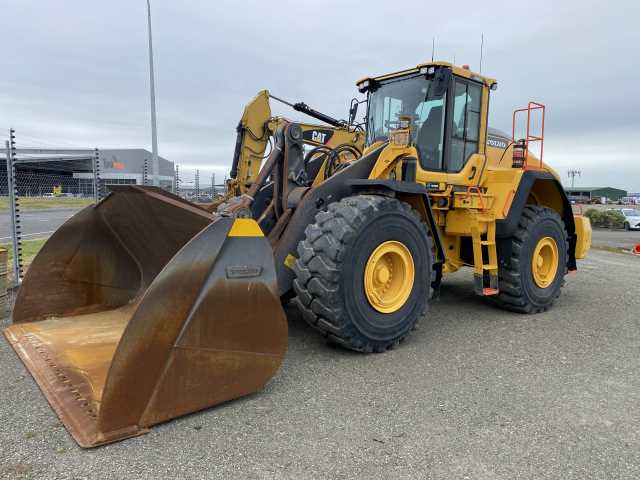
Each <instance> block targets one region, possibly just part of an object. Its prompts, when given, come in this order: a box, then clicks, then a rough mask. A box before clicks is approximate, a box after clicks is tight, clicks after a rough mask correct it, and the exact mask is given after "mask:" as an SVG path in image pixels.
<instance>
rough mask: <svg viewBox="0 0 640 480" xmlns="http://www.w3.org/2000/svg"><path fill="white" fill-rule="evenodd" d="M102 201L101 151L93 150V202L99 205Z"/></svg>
mask: <svg viewBox="0 0 640 480" xmlns="http://www.w3.org/2000/svg"><path fill="white" fill-rule="evenodd" d="M101 199H102V192H101V191H100V150H99V149H97V148H96V149H94V150H93V201H94V202H95V203H98V202H99V201H100V200H101Z"/></svg>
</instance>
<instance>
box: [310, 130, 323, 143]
mask: <svg viewBox="0 0 640 480" xmlns="http://www.w3.org/2000/svg"><path fill="white" fill-rule="evenodd" d="M326 136H327V134H326V133H322V132H317V131H315V130H314V131H313V132H311V140H312V141H314V142H318V143H324V139H325V137H326Z"/></svg>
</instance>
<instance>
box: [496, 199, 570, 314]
mask: <svg viewBox="0 0 640 480" xmlns="http://www.w3.org/2000/svg"><path fill="white" fill-rule="evenodd" d="M568 256H569V238H568V235H567V230H566V228H565V225H564V222H563V221H562V219H561V218H560V215H558V213H557V212H556V211H555V210H552V209H550V208H547V207H541V206H537V205H527V206H526V207H525V208H524V210H523V212H522V217H521V219H520V222H519V224H518V228H517V229H516V231H515V233H514V234H513V237H512V239H511V258H510V259H509V261H508V262H507V263H508V266H507V265H503V262H500V269H499V286H500V293H499V294H498V296H497V297H496V298H495V299H494V300H495V302H496V303H497V304H498V305H499V306H500V307H502V308H504V309H507V310H511V311H515V312H521V313H538V312H544V311H546V310H547V309H548V308H549V307H551V305H552V304H553V302H554V301H555V299H556V298H558V296H559V295H560V289H561V287H562V285H563V284H564V276H565V275H566V273H567V259H568Z"/></svg>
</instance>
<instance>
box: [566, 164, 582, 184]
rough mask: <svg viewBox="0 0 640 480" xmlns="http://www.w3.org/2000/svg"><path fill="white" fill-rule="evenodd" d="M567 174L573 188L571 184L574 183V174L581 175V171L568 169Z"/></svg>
mask: <svg viewBox="0 0 640 480" xmlns="http://www.w3.org/2000/svg"><path fill="white" fill-rule="evenodd" d="M567 175H568V176H569V178H570V179H571V188H573V184H574V183H575V179H576V176H577V177H580V176H581V175H582V172H581V171H580V170H574V169H570V170H569V171H568V172H567Z"/></svg>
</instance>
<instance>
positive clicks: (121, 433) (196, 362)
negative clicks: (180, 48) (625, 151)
mask: <svg viewBox="0 0 640 480" xmlns="http://www.w3.org/2000/svg"><path fill="white" fill-rule="evenodd" d="M357 86H358V89H359V91H360V92H362V93H363V94H365V95H366V100H365V101H364V103H366V113H365V125H364V128H363V129H364V131H365V133H366V135H365V138H364V145H363V147H364V148H363V150H362V152H361V153H357V154H356V155H353V158H350V159H349V160H348V161H344V162H336V161H335V159H336V156H335V155H333V156H331V155H326V156H324V158H323V159H322V162H321V164H320V165H317V164H316V165H311V162H310V158H309V156H308V155H307V154H305V152H304V145H305V142H304V132H305V130H304V129H303V128H302V127H301V126H300V125H299V124H297V123H295V122H287V121H281V122H279V123H278V126H277V129H275V130H274V131H273V132H272V133H273V138H272V140H273V148H272V149H271V152H270V154H269V155H268V158H266V159H265V160H264V161H260V158H259V157H254V160H255V163H252V164H251V165H249V164H248V162H247V161H246V158H248V157H247V156H244V157H242V158H244V160H243V159H240V158H241V157H238V158H239V162H240V163H239V164H238V165H237V167H238V169H239V171H240V170H242V169H244V170H243V171H245V172H253V173H250V174H243V175H241V176H238V175H236V176H235V178H236V179H239V178H241V177H242V178H244V179H245V180H246V179H249V180H250V181H248V182H246V181H245V182H244V183H242V184H241V186H240V187H239V188H241V189H242V190H241V191H240V195H239V196H235V197H232V198H228V199H227V200H226V201H225V202H224V203H222V204H220V205H217V207H216V209H215V210H216V211H215V212H212V211H209V210H207V209H206V208H202V207H199V206H197V205H194V204H192V203H189V202H187V201H185V200H183V199H181V198H179V197H177V196H175V195H173V194H171V193H168V192H165V191H162V190H160V189H158V188H154V187H142V186H113V187H110V188H111V190H112V192H111V194H110V195H109V196H108V197H107V198H105V199H104V200H102V201H101V202H100V203H98V204H97V205H95V206H90V207H87V208H86V209H85V210H82V211H81V212H79V213H78V214H77V215H75V216H74V217H72V218H71V219H70V220H69V221H68V222H67V223H65V224H64V225H63V226H62V227H61V228H60V229H59V230H58V231H57V232H55V233H54V234H53V236H52V237H51V238H50V239H49V240H48V241H47V243H46V244H45V246H44V247H43V249H42V251H41V252H40V254H39V255H38V256H37V257H36V258H35V260H34V261H33V263H32V265H31V266H30V268H29V270H28V272H27V274H26V276H25V278H24V281H23V284H22V286H21V288H20V290H19V292H18V296H17V300H16V303H15V308H14V311H13V323H12V325H11V326H9V327H8V328H7V329H6V330H5V335H6V337H7V338H8V340H9V342H10V343H11V345H12V346H13V348H14V349H15V350H16V352H17V353H18V355H19V356H20V358H21V359H22V360H23V362H24V363H25V365H26V366H27V368H28V369H29V371H30V372H31V374H32V375H33V377H34V378H35V380H36V381H37V382H38V384H39V386H40V388H41V389H42V391H43V392H44V394H45V396H46V397H47V399H48V401H49V402H50V404H51V406H52V407H53V409H54V410H55V411H56V413H57V414H58V415H59V417H60V418H61V420H62V421H63V423H64V424H65V426H66V427H67V429H68V430H69V431H70V433H71V434H72V435H73V437H74V438H75V440H76V441H77V442H78V443H79V444H80V445H81V446H83V447H93V446H96V445H100V444H104V443H108V442H113V441H116V440H121V439H124V438H127V437H131V436H135V435H139V434H142V433H144V432H146V431H147V430H148V429H149V428H150V427H151V426H152V425H155V424H158V423H160V422H163V421H166V420H169V419H171V418H174V417H177V416H180V415H183V414H187V413H190V412H194V411H197V410H200V409H204V408H206V407H210V406H212V405H216V404H219V403H222V402H225V401H228V400H231V399H234V398H238V397H240V396H243V395H247V394H249V393H252V392H255V391H257V390H259V389H260V388H261V387H263V386H264V385H265V383H266V382H267V381H268V380H269V379H270V378H271V377H272V376H273V375H274V374H275V372H276V371H277V369H278V367H279V366H280V363H281V361H282V358H283V355H284V353H285V350H286V345H287V320H286V318H285V314H284V310H283V306H282V305H283V302H284V301H290V302H292V303H293V304H294V305H295V306H297V308H298V309H299V310H300V312H301V313H302V316H303V317H304V319H305V320H306V321H307V322H309V324H310V325H311V326H312V327H313V328H314V329H316V330H317V331H318V332H320V334H321V335H323V336H324V337H326V339H327V340H328V341H329V342H333V343H337V344H339V345H342V346H344V347H346V348H348V349H352V350H356V351H360V352H384V351H386V350H388V349H391V348H394V347H396V346H397V345H398V344H400V343H401V342H402V341H403V340H405V339H406V338H407V336H408V335H410V333H411V331H412V330H413V329H414V328H415V326H416V324H417V323H418V322H419V321H420V320H421V319H422V318H423V317H425V316H427V315H428V313H427V307H428V305H429V302H430V301H431V300H432V299H433V298H435V297H436V296H437V295H438V292H439V289H440V286H441V283H442V281H443V277H444V276H445V275H446V274H447V273H449V272H453V271H456V270H458V269H460V268H462V267H469V268H470V269H471V271H472V273H473V280H472V281H473V288H474V290H475V292H476V293H477V294H478V295H482V296H484V297H486V298H487V299H488V302H491V303H493V304H494V305H495V306H497V307H501V308H506V309H509V310H513V311H516V312H522V313H536V312H542V311H545V310H547V309H548V308H550V307H551V305H552V304H553V302H554V300H555V299H556V298H557V297H558V295H559V294H560V289H561V287H562V285H563V283H564V280H565V276H566V274H567V273H568V272H573V271H575V270H576V260H577V259H580V258H584V257H585V255H586V254H587V251H588V249H589V246H590V236H591V227H590V224H589V221H588V220H587V219H586V218H584V217H582V216H574V215H573V213H572V210H571V206H570V204H569V202H568V200H567V197H566V195H565V193H564V190H563V188H562V186H561V184H560V180H559V177H558V175H557V174H556V173H555V172H554V171H553V170H552V169H551V168H550V167H549V166H548V165H547V164H546V163H544V162H543V160H542V156H543V155H542V146H543V141H544V134H543V132H539V133H538V132H534V128H533V126H534V124H533V122H530V121H527V124H526V129H525V131H526V133H525V135H524V136H522V137H520V136H519V135H516V133H517V132H518V131H519V130H518V129H517V128H516V125H515V124H514V128H513V131H512V134H511V135H508V134H504V133H501V132H499V131H497V130H493V129H491V128H489V127H488V125H487V116H488V108H489V98H490V94H491V93H492V91H493V90H495V89H496V87H497V83H496V81H495V80H494V79H491V78H488V77H486V76H482V75H480V74H478V73H474V72H472V71H471V70H469V69H468V68H461V67H457V66H454V65H452V64H450V63H446V62H429V63H424V64H419V65H417V66H415V67H413V68H409V69H406V70H402V71H399V72H395V73H390V74H387V75H382V76H377V77H371V78H365V79H363V80H361V81H359V82H358V83H357ZM352 113H353V112H352ZM536 113H542V114H544V107H543V106H542V105H540V104H536V103H530V104H529V106H528V107H527V108H526V109H524V111H518V112H516V113H514V118H522V117H523V116H526V118H527V119H528V120H531V118H532V116H533V115H535V114H536ZM353 116H355V115H353ZM245 120H246V119H245ZM350 123H351V122H346V126H345V127H344V128H346V130H348V131H349V130H350V129H351V127H350V126H349V124H350ZM245 127H246V122H245V125H244V126H242V128H240V130H241V132H239V133H240V136H241V137H242V136H243V135H244V134H243V133H242V130H243V129H244V128H245ZM252 133H253V134H255V133H256V132H255V130H252ZM254 136H256V137H258V135H254ZM243 142H244V140H242V138H241V140H240V147H239V148H240V151H242V149H243ZM535 144H538V145H539V146H540V152H541V153H540V155H538V156H536V155H534V153H533V151H532V150H533V146H534V145H535ZM256 151H258V152H260V151H261V150H260V148H256ZM311 157H312V158H314V155H312V156H311ZM331 159H333V160H331ZM258 163H259V165H258ZM487 308H492V307H491V306H488V307H487ZM363 361H366V357H363Z"/></svg>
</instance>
